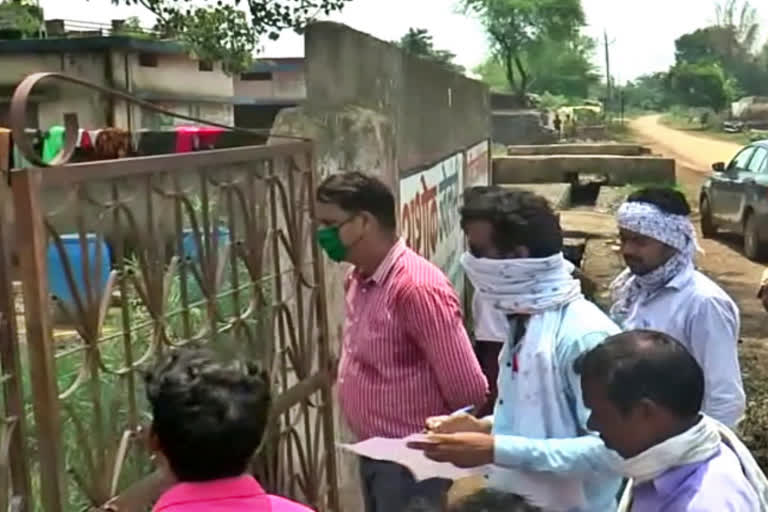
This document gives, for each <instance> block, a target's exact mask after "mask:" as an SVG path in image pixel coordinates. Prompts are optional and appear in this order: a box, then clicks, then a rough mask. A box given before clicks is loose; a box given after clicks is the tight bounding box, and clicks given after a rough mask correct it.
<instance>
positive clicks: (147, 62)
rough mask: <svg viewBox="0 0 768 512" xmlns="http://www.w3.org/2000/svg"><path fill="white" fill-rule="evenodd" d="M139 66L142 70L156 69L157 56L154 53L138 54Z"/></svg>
mask: <svg viewBox="0 0 768 512" xmlns="http://www.w3.org/2000/svg"><path fill="white" fill-rule="evenodd" d="M139 66H141V67H144V68H156V67H157V54H154V53H140V54H139Z"/></svg>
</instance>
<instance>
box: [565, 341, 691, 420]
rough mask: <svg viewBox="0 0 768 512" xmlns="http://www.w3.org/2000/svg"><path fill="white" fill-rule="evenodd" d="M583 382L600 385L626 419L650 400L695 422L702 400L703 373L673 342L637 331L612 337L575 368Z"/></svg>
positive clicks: (689, 356)
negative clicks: (644, 400)
mask: <svg viewBox="0 0 768 512" xmlns="http://www.w3.org/2000/svg"><path fill="white" fill-rule="evenodd" d="M574 369H575V371H576V373H578V374H581V376H582V379H584V380H591V379H598V380H599V381H600V382H601V383H603V385H604V386H605V387H606V389H607V393H608V398H609V399H610V400H611V402H613V404H614V405H616V407H617V408H618V409H619V410H620V411H621V412H622V413H625V414H626V413H628V412H629V411H630V410H631V409H632V406H633V405H634V404H636V403H637V402H639V401H640V400H643V399H647V400H652V401H653V402H655V403H657V404H658V405H660V406H662V407H664V408H665V409H667V410H669V411H670V412H672V413H674V414H676V415H678V416H679V417H680V418H681V419H687V418H693V417H695V416H696V415H698V414H699V413H700V411H701V404H702V402H703V400H704V372H703V371H702V369H701V366H699V363H698V362H696V359H694V358H693V356H692V355H691V354H690V353H689V352H688V350H686V348H685V347H684V346H683V345H682V344H681V343H680V342H678V341H677V340H676V339H675V338H673V337H672V336H669V335H668V334H664V333H661V332H657V331H647V330H634V331H627V332H623V333H620V334H617V335H615V336H611V337H609V338H608V339H606V340H605V342H604V343H602V344H601V345H598V346H597V347H595V348H593V349H592V350H590V351H589V352H587V353H586V354H583V355H582V356H581V357H579V358H578V359H577V360H576V363H575V365H574Z"/></svg>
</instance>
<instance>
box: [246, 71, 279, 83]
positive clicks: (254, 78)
mask: <svg viewBox="0 0 768 512" xmlns="http://www.w3.org/2000/svg"><path fill="white" fill-rule="evenodd" d="M240 80H242V81H243V82H269V81H271V80H272V73H257V72H253V73H243V74H241V75H240Z"/></svg>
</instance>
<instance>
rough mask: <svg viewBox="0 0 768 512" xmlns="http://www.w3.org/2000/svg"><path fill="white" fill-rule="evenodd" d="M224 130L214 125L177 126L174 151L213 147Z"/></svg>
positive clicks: (181, 151) (182, 151)
mask: <svg viewBox="0 0 768 512" xmlns="http://www.w3.org/2000/svg"><path fill="white" fill-rule="evenodd" d="M225 131H226V130H224V129H223V128H218V127H215V126H177V127H176V153H190V152H192V151H199V150H205V149H214V148H215V147H216V141H217V140H218V139H219V136H220V135H221V134H222V133H224V132H225Z"/></svg>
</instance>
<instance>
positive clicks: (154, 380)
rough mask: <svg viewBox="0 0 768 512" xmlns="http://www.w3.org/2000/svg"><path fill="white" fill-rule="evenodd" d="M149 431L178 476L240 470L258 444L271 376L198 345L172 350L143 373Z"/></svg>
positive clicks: (199, 477)
mask: <svg viewBox="0 0 768 512" xmlns="http://www.w3.org/2000/svg"><path fill="white" fill-rule="evenodd" d="M146 387H147V397H148V399H149V403H150V406H151V409H152V432H153V433H154V434H155V435H156V436H157V439H158V441H159V443H160V449H161V450H162V452H163V455H165V457H166V458H167V459H168V462H169V464H170V466H171V470H172V471H173V473H174V475H175V476H176V478H177V479H178V480H179V481H182V482H204V481H209V480H217V479H220V478H230V477H235V476H239V475H241V474H243V473H244V472H245V471H246V469H247V468H248V464H249V462H250V460H251V458H252V457H253V454H254V452H255V451H256V449H257V448H258V446H259V444H260V443H261V439H262V436H263V435H264V430H265V427H266V424H267V418H268V414H269V406H270V390H269V380H268V379H267V378H266V375H265V374H263V373H262V372H260V371H259V370H258V369H257V368H255V367H254V366H252V365H248V364H241V363H239V362H237V361H230V362H223V361H219V359H218V357H217V356H216V355H215V354H213V353H212V352H210V351H208V350H204V349H199V348H184V349H179V350H175V351H173V352H172V353H171V354H170V355H169V356H168V357H167V358H166V359H165V360H163V361H162V362H160V363H159V364H158V365H157V367H156V368H155V369H154V370H153V371H152V372H150V373H149V374H148V375H147V376H146Z"/></svg>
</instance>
